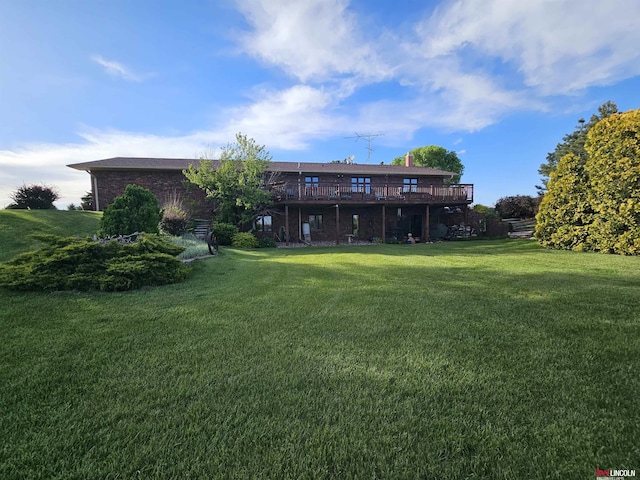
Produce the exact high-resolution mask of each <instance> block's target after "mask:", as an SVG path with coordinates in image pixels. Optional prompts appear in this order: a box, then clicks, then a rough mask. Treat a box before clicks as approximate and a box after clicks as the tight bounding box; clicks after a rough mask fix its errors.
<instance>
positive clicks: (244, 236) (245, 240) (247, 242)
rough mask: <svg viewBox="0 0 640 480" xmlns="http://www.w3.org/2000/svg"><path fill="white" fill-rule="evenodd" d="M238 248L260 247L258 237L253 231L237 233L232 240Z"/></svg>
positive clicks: (233, 245)
mask: <svg viewBox="0 0 640 480" xmlns="http://www.w3.org/2000/svg"><path fill="white" fill-rule="evenodd" d="M231 246H232V247H236V248H258V239H257V238H256V236H255V235H254V234H253V233H236V234H235V235H234V236H233V241H232V242H231Z"/></svg>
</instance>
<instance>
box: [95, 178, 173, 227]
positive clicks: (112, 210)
mask: <svg viewBox="0 0 640 480" xmlns="http://www.w3.org/2000/svg"><path fill="white" fill-rule="evenodd" d="M160 219H161V216H160V208H159V207H158V199H157V198H156V197H154V196H153V193H151V192H150V191H149V190H147V189H146V188H142V187H139V186H137V185H127V188H125V191H124V194H123V195H120V196H119V197H116V199H115V200H114V201H113V203H112V204H111V205H109V206H108V207H107V208H106V210H105V211H104V213H103V215H102V221H101V223H100V231H99V235H100V236H102V237H106V236H109V235H130V234H132V233H134V232H146V233H158V232H159V230H158V224H159V223H160Z"/></svg>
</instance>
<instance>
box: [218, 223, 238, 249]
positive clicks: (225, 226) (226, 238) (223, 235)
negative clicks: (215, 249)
mask: <svg viewBox="0 0 640 480" xmlns="http://www.w3.org/2000/svg"><path fill="white" fill-rule="evenodd" d="M212 231H213V234H214V235H215V236H216V238H217V239H218V245H226V246H229V245H231V242H233V236H234V235H235V234H236V233H238V227H236V226H235V225H232V224H231V223H216V224H215V225H214V226H213V229H212Z"/></svg>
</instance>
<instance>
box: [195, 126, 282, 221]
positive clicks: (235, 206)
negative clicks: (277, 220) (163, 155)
mask: <svg viewBox="0 0 640 480" xmlns="http://www.w3.org/2000/svg"><path fill="white" fill-rule="evenodd" d="M270 162H271V155H270V154H269V152H268V150H266V149H265V147H264V145H257V144H256V142H255V140H254V139H252V138H249V137H247V136H246V135H243V134H242V133H238V134H236V141H235V142H233V143H228V144H227V145H226V146H224V147H223V148H222V151H221V154H220V164H219V166H218V168H215V167H214V165H213V162H212V161H211V159H208V158H201V159H200V164H199V165H198V166H194V165H189V168H188V169H186V170H184V175H185V176H186V177H187V179H189V181H190V182H191V183H193V184H195V185H197V186H198V187H200V188H202V189H203V190H204V191H205V192H206V194H207V196H208V197H209V198H212V199H214V200H215V201H216V219H217V220H218V221H220V222H224V223H231V224H233V225H250V224H252V223H253V221H254V220H255V218H256V216H257V215H258V214H259V213H260V212H261V211H263V210H264V209H266V208H267V207H268V206H269V205H270V204H271V193H270V192H269V191H268V188H267V175H268V169H269V163H270Z"/></svg>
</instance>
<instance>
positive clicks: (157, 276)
mask: <svg viewBox="0 0 640 480" xmlns="http://www.w3.org/2000/svg"><path fill="white" fill-rule="evenodd" d="M34 238H36V239H37V240H39V241H41V242H43V243H45V247H43V248H41V249H40V250H36V251H32V252H27V253H23V254H21V255H18V256H17V257H15V258H14V259H12V260H10V261H9V262H7V263H5V264H2V265H0V286H2V287H7V288H10V289H13V290H105V291H116V290H131V289H134V288H140V287H142V286H145V285H164V284H168V283H175V282H179V281H181V280H184V279H185V278H186V275H187V272H188V270H187V267H185V266H184V265H183V264H182V262H181V261H180V260H178V259H176V258H175V256H176V255H178V254H179V253H181V252H182V251H183V248H182V247H178V246H175V245H171V244H168V243H166V242H164V241H162V240H161V239H160V238H159V237H158V236H157V235H144V236H141V237H139V240H138V241H137V242H135V243H132V244H123V243H120V242H117V241H115V240H112V241H107V242H104V243H101V242H96V241H92V240H83V239H78V238H73V237H58V236H56V235H34Z"/></svg>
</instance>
